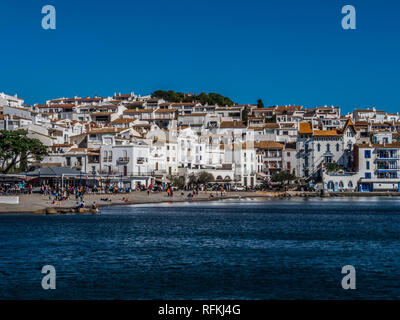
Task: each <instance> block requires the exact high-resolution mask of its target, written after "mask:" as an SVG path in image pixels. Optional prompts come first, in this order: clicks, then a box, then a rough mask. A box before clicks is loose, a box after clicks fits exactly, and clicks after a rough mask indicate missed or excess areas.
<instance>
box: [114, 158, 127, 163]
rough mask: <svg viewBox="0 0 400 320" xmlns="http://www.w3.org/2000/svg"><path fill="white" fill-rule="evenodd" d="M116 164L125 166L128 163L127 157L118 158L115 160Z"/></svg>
mask: <svg viewBox="0 0 400 320" xmlns="http://www.w3.org/2000/svg"><path fill="white" fill-rule="evenodd" d="M117 163H118V164H127V163H129V157H119V158H118V159H117Z"/></svg>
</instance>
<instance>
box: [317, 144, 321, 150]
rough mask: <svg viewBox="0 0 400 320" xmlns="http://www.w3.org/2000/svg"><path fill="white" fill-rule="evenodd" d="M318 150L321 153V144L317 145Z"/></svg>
mask: <svg viewBox="0 0 400 320" xmlns="http://www.w3.org/2000/svg"><path fill="white" fill-rule="evenodd" d="M317 150H318V152H320V151H321V144H319V143H318V144H317Z"/></svg>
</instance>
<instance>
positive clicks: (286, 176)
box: [271, 171, 296, 183]
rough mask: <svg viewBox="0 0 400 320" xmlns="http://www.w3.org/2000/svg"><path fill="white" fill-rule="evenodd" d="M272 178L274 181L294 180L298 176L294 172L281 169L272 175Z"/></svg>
mask: <svg viewBox="0 0 400 320" xmlns="http://www.w3.org/2000/svg"><path fill="white" fill-rule="evenodd" d="M271 180H272V181H273V182H280V183H282V182H286V181H288V182H289V181H293V180H296V176H295V175H294V174H291V173H290V172H288V171H281V172H278V173H275V174H274V175H272V177H271Z"/></svg>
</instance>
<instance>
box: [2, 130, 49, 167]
mask: <svg viewBox="0 0 400 320" xmlns="http://www.w3.org/2000/svg"><path fill="white" fill-rule="evenodd" d="M45 155H47V147H46V146H44V145H43V144H42V143H41V142H40V141H39V140H38V139H32V138H28V137H27V131H26V130H15V131H8V130H0V165H1V169H0V170H1V172H2V173H9V172H11V170H16V168H18V167H19V169H20V170H26V166H27V163H28V160H30V159H35V160H42V158H43V156H45Z"/></svg>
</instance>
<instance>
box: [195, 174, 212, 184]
mask: <svg viewBox="0 0 400 320" xmlns="http://www.w3.org/2000/svg"><path fill="white" fill-rule="evenodd" d="M213 181H214V176H213V175H212V174H211V173H209V172H206V171H203V172H201V173H199V174H193V175H191V176H190V177H189V184H208V183H210V182H213Z"/></svg>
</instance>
